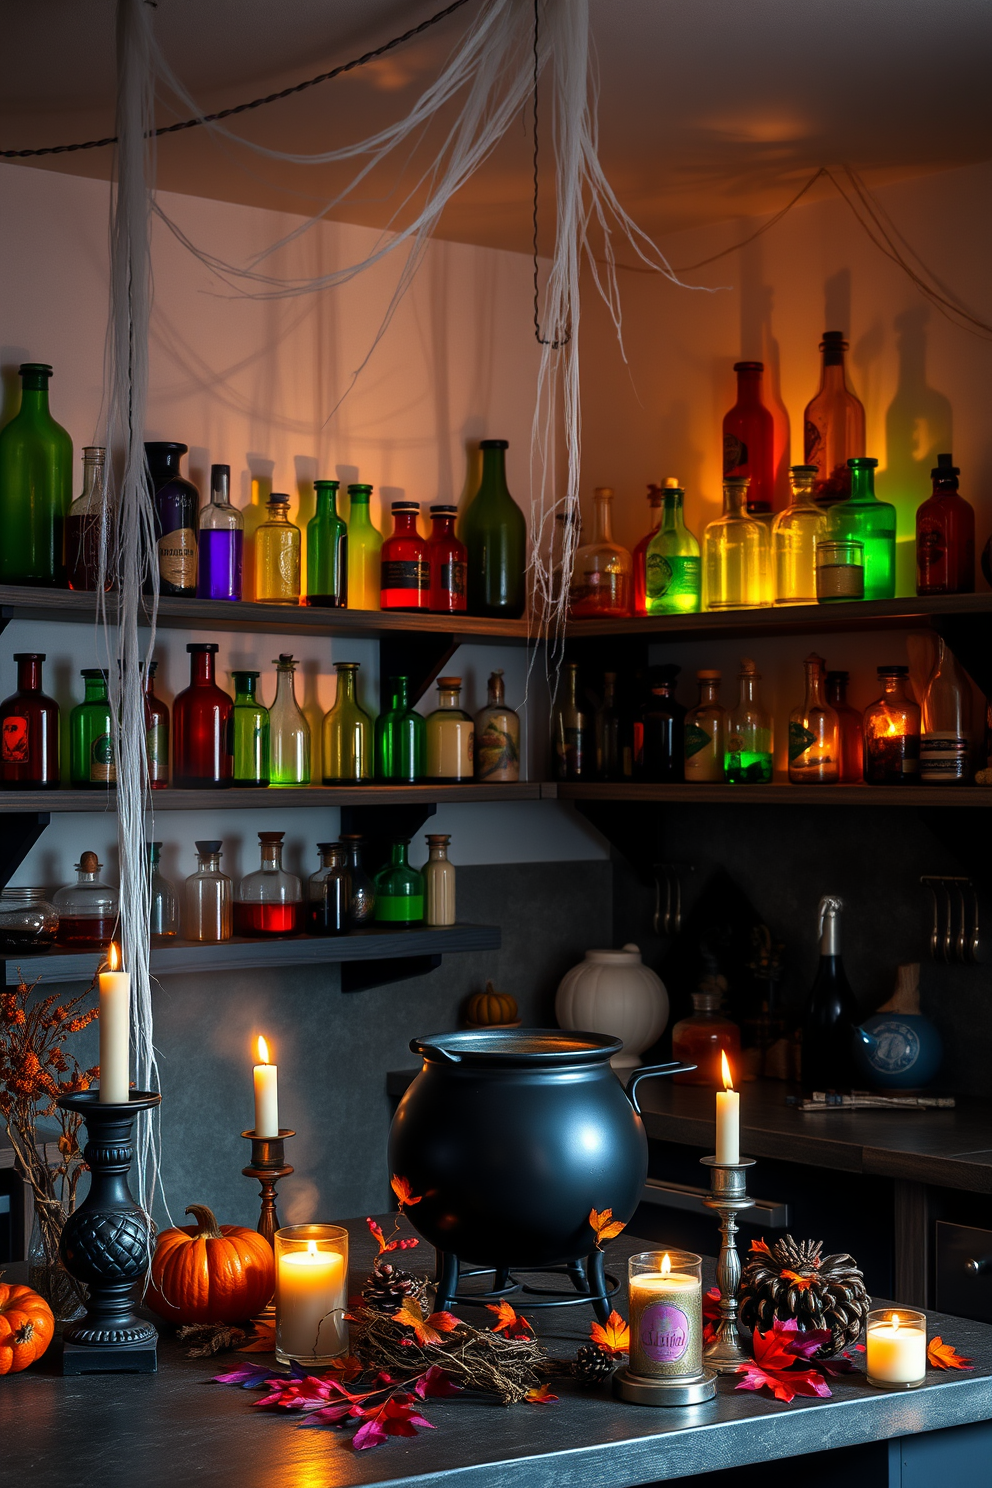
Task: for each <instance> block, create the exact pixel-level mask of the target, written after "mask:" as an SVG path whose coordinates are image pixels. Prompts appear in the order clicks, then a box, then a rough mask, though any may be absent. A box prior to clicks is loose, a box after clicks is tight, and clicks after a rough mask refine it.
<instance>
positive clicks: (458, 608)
mask: <svg viewBox="0 0 992 1488" xmlns="http://www.w3.org/2000/svg"><path fill="white" fill-rule="evenodd" d="M457 515H458V508H457V506H432V507H431V535H430V540H429V542H428V544H427V554H428V559H427V561H428V566H429V568H430V579H431V587H430V591H429V593H430V602H429V605H428V608H429V609H430V611H431V613H432V614H433V615H455V614H464V613H465V611H466V609H467V608H468V588H467V578H466V575H467V573H468V549H467V548H466V546H465V544H464V543H463V542H459V540H458V538H457V537H456V536H455V517H456V516H457Z"/></svg>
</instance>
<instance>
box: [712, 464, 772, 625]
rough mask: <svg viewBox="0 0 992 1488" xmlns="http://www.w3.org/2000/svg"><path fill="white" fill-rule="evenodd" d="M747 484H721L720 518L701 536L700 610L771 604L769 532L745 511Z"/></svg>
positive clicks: (735, 608) (727, 481)
mask: <svg viewBox="0 0 992 1488" xmlns="http://www.w3.org/2000/svg"><path fill="white" fill-rule="evenodd" d="M747 488H748V483H747V481H746V480H744V479H740V480H738V479H736V478H734V479H731V480H725V481H724V483H723V515H722V516H719V517H717V518H716V520H715V521H713V522H710V523H708V525H707V527H706V529H705V531H704V532H703V607H704V609H707V610H741V609H749V608H753V607H754V606H757V605H765V604H769V603H770V602H771V596H770V595H769V594H768V593H767V587H766V580H767V576H768V571H769V562H768V556H769V553H768V541H769V531H768V528H767V527H766V526H765V525H764V524H763V523H762V522H759V521H758V520H757V519H756V518H755V517H751V516H748V513H747V509H746V507H745V498H746V496H747Z"/></svg>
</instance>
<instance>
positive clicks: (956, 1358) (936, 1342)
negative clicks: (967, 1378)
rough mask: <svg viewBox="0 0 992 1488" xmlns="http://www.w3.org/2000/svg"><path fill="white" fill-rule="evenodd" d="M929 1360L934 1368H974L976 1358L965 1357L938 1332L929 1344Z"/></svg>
mask: <svg viewBox="0 0 992 1488" xmlns="http://www.w3.org/2000/svg"><path fill="white" fill-rule="evenodd" d="M927 1362H928V1363H929V1364H932V1365H933V1367H934V1369H973V1368H974V1367H975V1361H974V1359H965V1358H964V1357H963V1356H962V1355H961V1354H959V1353H958V1351H957V1349H956V1348H955V1347H954V1345H953V1344H951V1343H945V1342H944V1340H943V1339H942V1338H941V1336H940V1334H939V1333H938V1334H937V1335H936V1337H934V1338H931V1340H930V1342H929V1343H928V1344H927Z"/></svg>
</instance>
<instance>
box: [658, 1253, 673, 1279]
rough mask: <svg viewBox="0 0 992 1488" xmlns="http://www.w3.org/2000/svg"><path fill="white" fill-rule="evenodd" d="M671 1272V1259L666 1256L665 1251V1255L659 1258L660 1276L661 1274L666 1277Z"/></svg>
mask: <svg viewBox="0 0 992 1488" xmlns="http://www.w3.org/2000/svg"><path fill="white" fill-rule="evenodd" d="M671 1270H672V1258H671V1256H670V1255H669V1254H668V1251H667V1250H666V1251H665V1254H664V1255H663V1256H662V1258H661V1274H662V1276H668V1275H670V1274H671Z"/></svg>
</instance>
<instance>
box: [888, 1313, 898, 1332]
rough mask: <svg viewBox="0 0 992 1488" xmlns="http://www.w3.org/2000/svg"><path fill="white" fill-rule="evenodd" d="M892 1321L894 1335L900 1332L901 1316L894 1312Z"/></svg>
mask: <svg viewBox="0 0 992 1488" xmlns="http://www.w3.org/2000/svg"><path fill="white" fill-rule="evenodd" d="M890 1321H891V1323H892V1331H893V1333H898V1332H899V1314H898V1313H897V1312H894V1313H893V1314H892V1317H891V1319H890Z"/></svg>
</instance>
